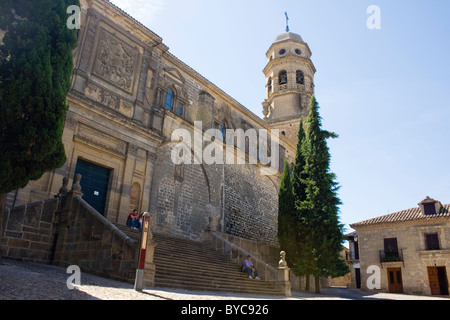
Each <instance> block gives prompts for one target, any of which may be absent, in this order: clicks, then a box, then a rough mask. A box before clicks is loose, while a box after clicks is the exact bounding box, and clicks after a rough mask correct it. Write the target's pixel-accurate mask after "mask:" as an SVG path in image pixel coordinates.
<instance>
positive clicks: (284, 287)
mask: <svg viewBox="0 0 450 320" xmlns="http://www.w3.org/2000/svg"><path fill="white" fill-rule="evenodd" d="M280 257H281V260H280V261H279V262H278V269H277V287H278V288H279V290H280V291H281V293H283V294H284V295H285V296H286V297H290V296H291V295H292V294H291V281H290V274H289V273H290V270H291V269H290V268H288V266H287V263H286V260H285V259H286V252H284V251H281V252H280Z"/></svg>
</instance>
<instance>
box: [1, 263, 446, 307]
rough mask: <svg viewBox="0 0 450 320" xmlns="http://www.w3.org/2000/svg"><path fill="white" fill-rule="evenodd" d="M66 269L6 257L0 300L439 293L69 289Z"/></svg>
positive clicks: (98, 282)
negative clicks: (268, 293) (270, 293)
mask: <svg viewBox="0 0 450 320" xmlns="http://www.w3.org/2000/svg"><path fill="white" fill-rule="evenodd" d="M70 276H71V274H68V273H66V269H64V268H60V267H55V266H49V265H41V264H35V263H26V262H21V261H15V260H10V259H3V265H0V300H133V301H135V300H159V301H164V300H369V299H384V300H386V299H389V300H436V299H445V300H448V299H446V298H438V297H422V296H420V297H419V296H409V295H393V294H383V293H378V294H368V293H362V292H360V291H359V290H347V289H342V288H341V289H339V288H327V289H324V290H323V291H322V294H320V295H316V294H312V293H306V292H297V291H294V292H293V293H292V297H279V296H260V295H247V294H245V295H244V294H224V293H215V292H195V291H185V290H169V289H162V288H151V289H145V290H144V291H143V292H137V291H135V290H134V288H133V285H132V284H127V283H123V282H118V281H114V280H110V279H105V278H101V277H97V276H93V275H90V274H86V273H82V274H81V285H79V286H76V288H75V290H69V289H68V287H67V279H68V278H69V277H70Z"/></svg>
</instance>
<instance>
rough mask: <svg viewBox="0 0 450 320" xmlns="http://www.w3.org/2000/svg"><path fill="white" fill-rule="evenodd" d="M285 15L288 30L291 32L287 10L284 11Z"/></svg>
mask: <svg viewBox="0 0 450 320" xmlns="http://www.w3.org/2000/svg"><path fill="white" fill-rule="evenodd" d="M284 15H285V16H286V32H289V17H288V14H287V11H286V12H285V13H284Z"/></svg>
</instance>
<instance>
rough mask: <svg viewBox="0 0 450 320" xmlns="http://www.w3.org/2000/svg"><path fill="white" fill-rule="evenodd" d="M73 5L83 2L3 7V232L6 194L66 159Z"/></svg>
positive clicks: (52, 0)
mask: <svg viewBox="0 0 450 320" xmlns="http://www.w3.org/2000/svg"><path fill="white" fill-rule="evenodd" d="M70 5H79V2H78V0H39V1H36V0H2V1H1V4H0V194H1V195H0V230H3V223H2V218H3V213H4V207H5V200H6V194H7V193H8V192H10V191H12V190H16V189H18V188H23V187H25V186H26V185H27V184H28V182H29V181H30V180H36V179H39V178H40V177H41V176H42V175H43V174H44V173H45V172H46V171H49V170H52V169H55V168H58V167H61V166H62V165H63V164H64V162H65V161H66V155H65V151H64V146H63V144H62V132H63V127H64V119H65V114H66V111H67V108H68V106H67V102H66V97H67V94H68V92H69V90H70V85H71V75H72V71H73V57H72V50H73V49H74V47H75V46H76V41H77V30H76V29H74V30H70V29H69V28H68V27H67V19H68V18H69V15H68V14H67V8H68V7H69V6H70ZM0 234H3V233H0Z"/></svg>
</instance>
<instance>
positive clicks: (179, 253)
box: [116, 225, 279, 295]
mask: <svg viewBox="0 0 450 320" xmlns="http://www.w3.org/2000/svg"><path fill="white" fill-rule="evenodd" d="M116 226H117V227H118V228H119V229H120V230H121V231H122V232H124V233H125V234H126V235H127V236H129V237H130V238H131V239H133V240H135V241H136V242H137V243H139V242H140V237H141V232H140V231H139V230H133V229H130V228H129V227H127V226H123V225H116ZM153 241H154V242H155V243H156V247H155V255H154V263H155V266H156V273H155V287H161V288H164V287H165V288H174V289H184V290H196V291H219V292H230V293H253V294H265V295H278V294H279V292H278V291H277V290H275V288H274V287H275V284H274V282H273V281H264V279H263V280H254V279H248V275H247V273H244V272H242V271H241V269H240V266H239V265H236V264H235V263H233V262H231V261H230V260H229V258H228V257H225V256H224V255H222V254H221V253H219V252H218V251H216V250H214V249H213V248H212V246H211V245H210V244H209V243H205V242H200V241H194V240H189V239H184V238H180V237H174V236H171V235H167V234H162V233H158V232H153Z"/></svg>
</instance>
